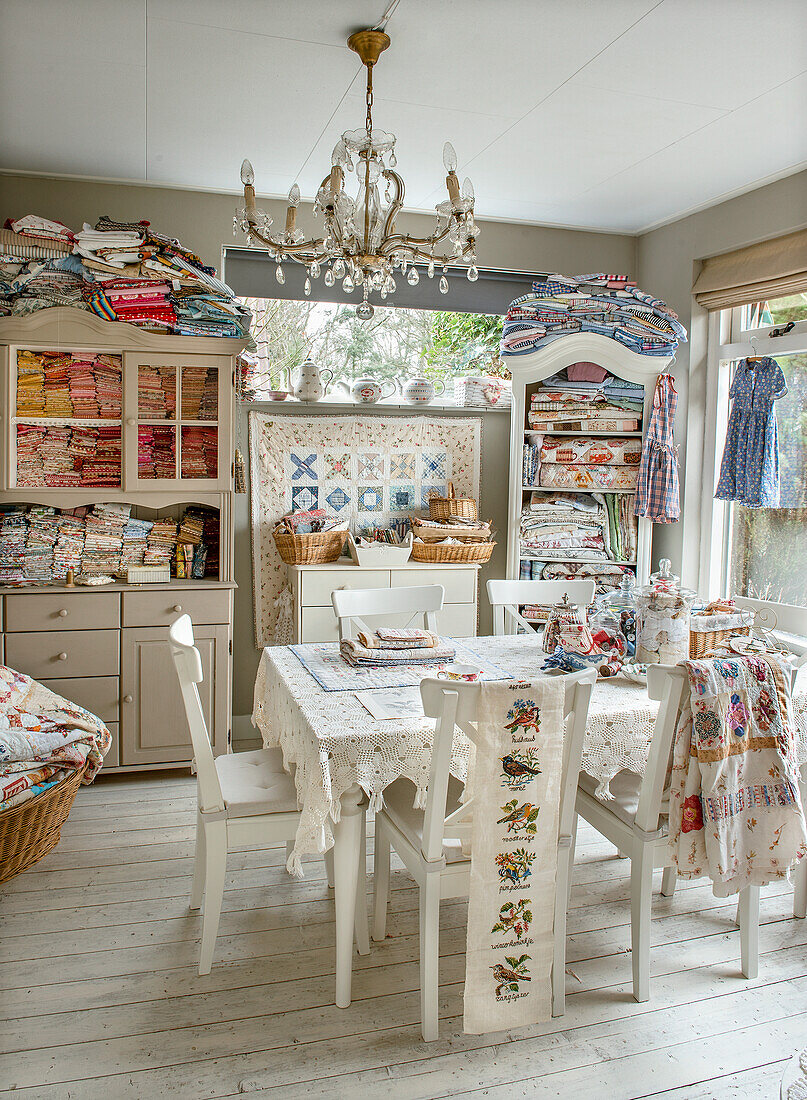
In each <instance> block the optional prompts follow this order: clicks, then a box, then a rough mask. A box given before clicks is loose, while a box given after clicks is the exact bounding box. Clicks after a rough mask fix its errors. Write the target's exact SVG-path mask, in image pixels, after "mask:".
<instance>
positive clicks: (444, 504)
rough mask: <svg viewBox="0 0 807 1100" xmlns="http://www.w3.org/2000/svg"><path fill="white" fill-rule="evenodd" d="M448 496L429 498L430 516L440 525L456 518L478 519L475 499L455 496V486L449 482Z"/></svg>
mask: <svg viewBox="0 0 807 1100" xmlns="http://www.w3.org/2000/svg"><path fill="white" fill-rule="evenodd" d="M447 493H448V495H447V496H444V497H429V516H430V517H431V519H435V520H437V521H438V523H446V522H447V521H448V520H450V519H452V518H453V517H454V516H459V517H460V518H461V519H476V515H477V509H476V501H475V500H474V498H473V497H458V496H454V486H453V484H452V483H451V482H450V481H449V483H448V490H447Z"/></svg>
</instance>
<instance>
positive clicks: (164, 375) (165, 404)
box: [137, 365, 176, 420]
mask: <svg viewBox="0 0 807 1100" xmlns="http://www.w3.org/2000/svg"><path fill="white" fill-rule="evenodd" d="M137 407H138V413H139V415H140V419H141V420H173V417H174V411H175V409H176V369H175V368H174V367H167V366H149V365H141V366H140V368H139V372H138V376H137Z"/></svg>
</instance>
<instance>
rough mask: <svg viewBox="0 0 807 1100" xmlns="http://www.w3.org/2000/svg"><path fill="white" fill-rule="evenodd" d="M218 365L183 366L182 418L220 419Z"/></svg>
mask: <svg viewBox="0 0 807 1100" xmlns="http://www.w3.org/2000/svg"><path fill="white" fill-rule="evenodd" d="M218 392H219V372H218V368H217V367H183V368H182V419H183V420H218V416H219V401H218Z"/></svg>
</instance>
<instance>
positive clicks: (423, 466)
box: [249, 411, 482, 648]
mask: <svg viewBox="0 0 807 1100" xmlns="http://www.w3.org/2000/svg"><path fill="white" fill-rule="evenodd" d="M481 440H482V418H481V417H465V416H463V417H431V416H375V415H373V416H366V415H365V416H355V415H345V416H334V415H333V414H331V415H317V416H310V415H308V416H292V415H281V416H272V415H271V414H270V413H264V412H257V411H253V412H250V414H249V448H250V493H251V502H250V503H251V520H252V568H253V585H252V587H253V593H254V601H255V642H256V645H257V646H258V648H261V647H262V646H265V645H272V644H273V642H274V638H275V622H276V619H277V615H278V610H279V607H280V604H279V603H278V600H279V598H280V595H281V592H282V591H283V590H284V588H285V587H286V583H287V581H286V566H285V565H284V564H283V562H282V561H281V560H280V556H279V555H278V552H277V549H276V547H275V543H274V540H273V538H272V530H273V529H274V526H275V524H276V523H277V521H278V520H279V519H280V517H281V516H283V515H285V513H286V512H290V511H292V510H299V509H307V508H324V509H325V510H326V511H327V512H329V513H330V514H331V515H334V516H339V517H342V518H345V519H349V520H350V526H351V530H353V531H354V532H359V531H361V530H362V529H364V528H368V527H385V526H389V525H390V524H393V523H396V522H398V521H400V520H403V519H406V518H407V517H408V516H409V515H411V514H415V515H422V514H424V513H428V509H429V496H430V494H432V493H436V494H438V495H440V496H445V494H446V490H447V486H448V482H449V481H452V482H453V483H454V489H455V492H456V494H457V496H468V497H475V498H477V499H478V498H479V480H480V449H481Z"/></svg>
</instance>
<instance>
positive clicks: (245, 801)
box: [168, 615, 370, 974]
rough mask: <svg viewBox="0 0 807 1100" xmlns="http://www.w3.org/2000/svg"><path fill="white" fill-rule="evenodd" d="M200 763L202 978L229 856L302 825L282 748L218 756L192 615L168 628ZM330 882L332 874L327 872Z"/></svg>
mask: <svg viewBox="0 0 807 1100" xmlns="http://www.w3.org/2000/svg"><path fill="white" fill-rule="evenodd" d="M168 638H169V643H170V647H171V655H172V657H173V659H174V666H175V667H176V671H177V676H178V678H179V686H180V690H181V691H182V700H183V702H184V704H185V714H186V715H187V719H188V727H189V729H190V734H191V742H192V743H193V755H194V761H195V764H196V778H197V795H198V809H197V815H196V853H195V857H194V864H193V884H192V886H191V900H190V908H191V909H199V908H200V907H201V905H202V897H203V896H204V921H203V924H202V951H201V956H200V959H199V973H200V974H209V973H210V967H211V966H212V963H213V951H214V949H215V946H216V933H217V932H218V926H219V917H220V915H221V901H222V896H223V894H224V876H225V873H226V869H227V853H228V851H229V849H230V848H238V847H244V846H246V845H254V844H265V845H266V846H267V847H269V846H271V845H274V844H278V843H281V842H282V841H286V843H287V846H288V844H289V843H290V842H291V841H293V840H294V837H295V835H296V833H297V827H298V825H299V824H300V811H299V809H298V807H297V792H296V789H295V786H294V780H293V778H292V777H291V776H290V775H289V774H288V772H286V771H285V770H284V768H283V754H282V752H281V750H280V749H258V750H257V751H255V752H238V753H229V754H227V755H226V756H219V757H217V758H214V756H213V750H212V748H211V745H210V737H209V736H208V732H207V723H206V722H205V716H204V711H203V710H202V702H201V699H200V698H199V689H198V687H197V684H200V683H201V682H202V679H203V675H202V659H201V657H200V656H199V650H198V649H197V648H196V647H195V645H194V639H193V624H192V623H191V620H190V616H188V615H181V616H180V617H179V618H178V619H177V620H176V622H174V623H172V625H171V627H170V628H169V631H168ZM328 877H329V880H330V879H331V878H332V871H331V870H330V868H329V871H328ZM364 890H365V884H364V876H363V875H360V882H359V889H358V891H357V906H356V939H357V942H358V945H359V951H360V952H361V953H362V954H366V953H367V952H368V951H369V949H370V941H369V929H368V926H367V905H366V898H365V893H364Z"/></svg>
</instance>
